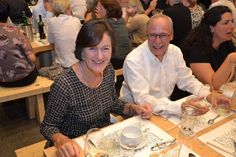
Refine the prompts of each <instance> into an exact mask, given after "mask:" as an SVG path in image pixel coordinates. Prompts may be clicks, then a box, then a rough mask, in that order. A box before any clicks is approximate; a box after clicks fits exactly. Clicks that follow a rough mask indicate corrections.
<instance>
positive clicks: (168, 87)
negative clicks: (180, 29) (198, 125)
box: [120, 14, 230, 115]
mask: <svg viewBox="0 0 236 157" xmlns="http://www.w3.org/2000/svg"><path fill="white" fill-rule="evenodd" d="M147 35H148V39H147V41H145V42H144V43H143V44H141V45H140V46H138V47H137V48H135V49H134V50H133V51H131V52H130V53H129V54H128V55H127V57H126V59H125V62H124V66H123V75H124V82H123V86H122V87H121V92H120V99H121V100H125V101H128V102H135V103H137V104H143V103H148V104H151V105H152V109H153V111H154V112H155V113H158V114H161V115H165V114H180V113H181V110H182V109H184V108H185V106H181V104H176V103H175V102H172V101H170V100H169V99H168V97H169V96H170V95H171V94H172V92H173V90H174V87H175V84H177V86H178V87H179V88H180V89H182V90H187V91H188V92H190V93H192V94H194V95H197V96H199V97H205V98H206V99H207V100H208V101H210V102H211V98H212V95H211V94H210V91H209V88H207V87H206V86H204V85H203V84H202V83H201V82H200V81H198V80H197V79H196V78H195V77H194V75H192V71H191V69H190V68H188V67H187V66H186V64H185V61H184V59H183V54H182V52H181V50H180V48H178V47H177V46H175V45H173V44H170V41H171V40H172V39H173V35H174V34H173V23H172V20H171V19H170V18H169V17H168V16H166V15H163V14H156V15H154V16H152V17H151V18H150V20H149V22H148V24H147ZM218 100H219V101H218V102H217V103H214V104H213V106H217V105H218V104H219V103H220V102H224V103H228V104H230V101H229V100H228V99H227V98H225V97H223V96H222V95H219V99H218ZM192 105H194V107H195V108H196V110H197V111H198V113H199V114H204V113H206V112H207V111H208V107H206V106H205V107H204V106H199V104H196V103H193V104H192ZM226 108H227V109H228V108H229V105H227V107H226Z"/></svg>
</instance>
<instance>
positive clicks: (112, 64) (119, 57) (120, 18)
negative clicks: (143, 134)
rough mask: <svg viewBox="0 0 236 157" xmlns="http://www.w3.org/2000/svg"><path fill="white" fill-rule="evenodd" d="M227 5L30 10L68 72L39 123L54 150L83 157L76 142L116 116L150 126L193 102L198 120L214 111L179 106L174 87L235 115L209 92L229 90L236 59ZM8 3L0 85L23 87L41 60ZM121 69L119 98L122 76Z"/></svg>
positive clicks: (122, 3) (0, 7)
mask: <svg viewBox="0 0 236 157" xmlns="http://www.w3.org/2000/svg"><path fill="white" fill-rule="evenodd" d="M18 1H20V0H18ZM224 1H226V0H218V2H215V3H219V4H214V3H213V2H212V3H213V4H212V6H211V7H210V9H208V7H209V5H207V4H204V1H202V3H201V4H200V3H197V1H196V0H149V1H146V0H145V1H143V0H140V1H139V0H87V1H85V0H82V1H81V3H77V2H75V0H39V1H38V4H37V5H36V6H35V7H34V8H33V15H32V14H31V13H28V9H27V8H26V10H25V11H27V16H29V17H31V16H32V17H33V19H34V21H35V22H36V23H37V21H38V15H41V16H42V17H43V21H44V22H45V23H46V26H47V30H48V31H47V36H48V41H49V42H50V43H52V44H54V49H55V58H54V63H55V64H58V65H59V66H60V67H61V68H63V73H60V74H59V75H58V76H57V77H56V78H54V83H53V84H52V86H51V89H50V94H49V98H48V102H47V106H46V113H45V117H44V120H43V122H42V123H41V125H40V131H41V133H42V135H43V136H44V137H45V138H46V139H47V141H48V146H52V145H55V146H56V147H57V148H58V149H57V155H58V156H60V157H66V156H75V157H79V147H78V145H77V144H76V142H74V141H73V140H72V139H73V138H75V137H78V136H81V135H83V134H85V133H86V132H87V131H88V130H89V129H91V128H102V127H104V126H107V125H110V124H111V122H110V113H115V114H119V115H122V116H125V117H130V116H134V115H139V116H140V117H141V118H143V119H149V118H150V117H151V115H152V113H153V112H155V113H158V114H160V115H165V114H180V113H181V112H182V111H183V110H185V108H186V107H189V105H191V106H194V108H195V110H196V113H197V114H198V115H202V114H205V113H206V112H208V110H209V108H208V107H207V106H201V105H199V104H197V103H189V104H185V103H183V104H176V103H174V102H173V101H171V100H170V97H171V95H172V94H173V93H174V92H175V88H178V89H179V90H183V91H187V92H189V93H190V94H193V95H196V96H198V97H199V99H203V98H205V99H206V100H207V101H209V102H210V103H212V106H213V107H216V106H217V105H219V102H221V103H222V102H224V103H225V104H228V105H226V106H225V108H226V109H228V110H229V109H230V104H231V102H230V99H228V98H226V97H225V96H223V95H221V94H219V95H217V96H218V99H217V100H218V101H214V102H211V101H212V93H211V88H209V86H210V87H212V88H213V89H214V90H218V89H219V88H220V87H221V86H222V85H223V84H224V83H226V82H227V80H228V78H229V76H230V75H231V73H232V71H231V69H232V68H231V66H232V63H235V62H236V56H235V54H236V53H235V46H234V43H233V33H234V27H235V25H234V21H235V20H234V17H235V16H234V14H235V13H234V12H235V11H234V10H233V9H232V7H229V6H228V4H225V3H224ZM220 2H221V3H220ZM9 3H10V0H0V26H1V27H0V37H1V38H0V46H1V50H0V76H1V77H0V86H6V87H12V86H24V85H28V84H30V83H32V82H34V80H35V79H36V77H37V75H38V70H37V69H36V66H35V64H34V61H35V60H36V57H35V55H34V53H33V52H32V47H31V46H30V42H29V40H28V39H27V37H26V35H25V33H24V32H23V31H22V30H21V29H20V28H19V27H18V26H17V25H18V24H19V23H20V22H19V21H20V20H21V18H20V17H17V16H12V13H11V8H13V6H11V5H9ZM11 3H12V2H11ZM227 3H228V2H227ZM230 3H231V4H233V5H234V2H230ZM22 4H23V3H22ZM24 4H25V3H24ZM214 5H215V6H214ZM80 6H81V7H80ZM85 6H86V7H85ZM85 8H86V9H85ZM234 9H235V6H234ZM19 10H21V12H22V11H23V10H24V9H22V8H19ZM29 12H30V11H29ZM18 15H20V13H18ZM16 18H18V20H16ZM9 19H10V20H9ZM8 21H12V23H11V24H9V23H8ZM35 30H36V31H37V28H36V29H35ZM120 68H123V77H124V80H123V84H122V87H121V91H120V94H119V97H117V92H116V88H115V84H116V76H115V70H114V69H120ZM39 71H40V70H39ZM205 84H208V85H209V86H206V85H205Z"/></svg>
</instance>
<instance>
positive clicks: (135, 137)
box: [120, 126, 143, 148]
mask: <svg viewBox="0 0 236 157" xmlns="http://www.w3.org/2000/svg"><path fill="white" fill-rule="evenodd" d="M142 140H143V132H142V130H141V129H140V128H138V127H136V126H127V127H125V128H124V129H123V130H122V132H121V135H120V142H121V143H122V144H123V145H126V146H128V147H134V148H135V147H136V146H137V145H139V144H140V143H141V142H142Z"/></svg>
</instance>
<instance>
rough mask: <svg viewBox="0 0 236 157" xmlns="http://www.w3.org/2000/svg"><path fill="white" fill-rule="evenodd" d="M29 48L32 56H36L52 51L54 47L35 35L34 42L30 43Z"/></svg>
mask: <svg viewBox="0 0 236 157" xmlns="http://www.w3.org/2000/svg"><path fill="white" fill-rule="evenodd" d="M31 46H32V48H33V52H34V54H36V55H39V54H41V53H44V52H48V51H52V50H54V45H53V44H51V43H49V42H48V40H47V38H46V39H39V36H38V35H37V34H35V35H34V40H33V41H32V42H31Z"/></svg>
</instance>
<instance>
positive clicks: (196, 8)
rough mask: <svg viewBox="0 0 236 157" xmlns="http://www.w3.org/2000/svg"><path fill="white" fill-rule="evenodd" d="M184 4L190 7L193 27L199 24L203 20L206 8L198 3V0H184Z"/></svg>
mask: <svg viewBox="0 0 236 157" xmlns="http://www.w3.org/2000/svg"><path fill="white" fill-rule="evenodd" d="M182 3H183V4H184V6H186V7H188V8H189V10H190V12H191V19H192V29H193V28H195V27H196V26H198V25H199V24H200V22H201V19H202V16H203V14H204V10H203V9H202V7H201V6H200V5H198V4H197V0H183V1H182Z"/></svg>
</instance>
